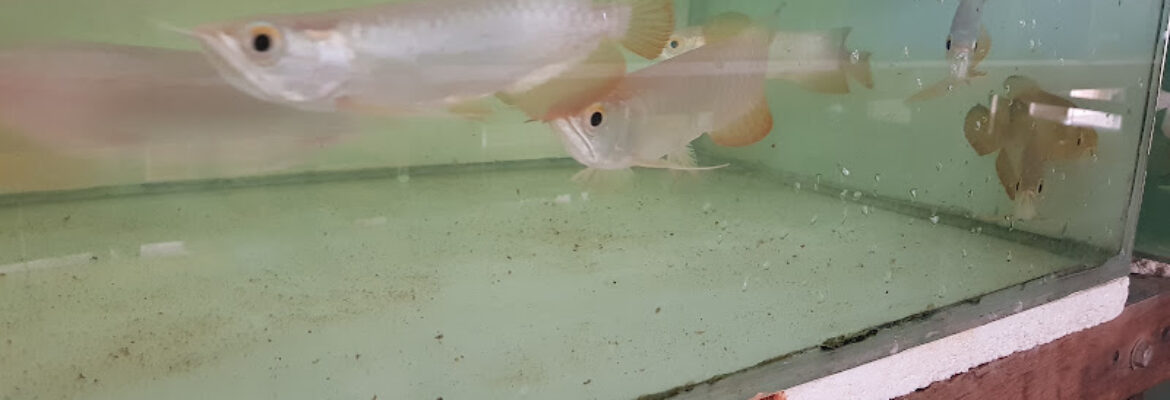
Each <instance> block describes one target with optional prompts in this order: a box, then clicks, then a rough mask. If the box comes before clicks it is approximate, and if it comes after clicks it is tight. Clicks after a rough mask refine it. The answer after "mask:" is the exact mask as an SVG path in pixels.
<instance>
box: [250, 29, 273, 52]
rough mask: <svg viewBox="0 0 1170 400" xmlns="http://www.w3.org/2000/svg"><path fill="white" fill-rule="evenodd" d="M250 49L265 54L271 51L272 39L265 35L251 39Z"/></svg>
mask: <svg viewBox="0 0 1170 400" xmlns="http://www.w3.org/2000/svg"><path fill="white" fill-rule="evenodd" d="M252 48H253V49H255V50H256V51H258V52H261V53H263V52H266V51H268V50H270V49H272V38H271V37H269V36H268V34H267V33H261V34H258V35H256V37H254V38H252Z"/></svg>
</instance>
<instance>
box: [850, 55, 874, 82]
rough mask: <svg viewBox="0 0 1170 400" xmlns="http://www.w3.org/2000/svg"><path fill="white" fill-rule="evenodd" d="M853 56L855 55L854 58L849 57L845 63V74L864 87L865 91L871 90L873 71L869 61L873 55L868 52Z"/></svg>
mask: <svg viewBox="0 0 1170 400" xmlns="http://www.w3.org/2000/svg"><path fill="white" fill-rule="evenodd" d="M855 51H856V50H855ZM851 54H852V53H851ZM855 54H857V57H856V58H854V57H852V56H850V59H849V61H848V62H846V63H845V74H846V75H849V76H850V77H851V78H853V80H856V81H857V82H858V83H860V84H861V85H862V86H865V88H866V89H873V70H872V69H871V68H870V64H869V59H870V57H871V56H873V54H872V53H870V52H868V51H858V52H857V53H855Z"/></svg>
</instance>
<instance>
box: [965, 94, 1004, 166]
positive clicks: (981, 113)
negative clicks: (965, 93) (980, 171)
mask: <svg viewBox="0 0 1170 400" xmlns="http://www.w3.org/2000/svg"><path fill="white" fill-rule="evenodd" d="M995 128H997V127H996V126H995V123H994V122H993V120H992V119H991V110H989V109H988V108H987V107H985V106H984V105H982V104H976V105H975V106H974V107H971V110H970V111H967V119H966V121H964V122H963V136H965V137H966V138H967V143H970V144H971V148H972V149H974V150H975V154H978V155H981V156H983V155H988V154H991V153H994V152H996V151H998V150H999V149H1000V148H1001V147H1002V146H1003V144H1002V143H1000V140H999V139H1000V138H999V136H998V135H997V134H998V132H996V129H995ZM1001 128H1002V127H1001Z"/></svg>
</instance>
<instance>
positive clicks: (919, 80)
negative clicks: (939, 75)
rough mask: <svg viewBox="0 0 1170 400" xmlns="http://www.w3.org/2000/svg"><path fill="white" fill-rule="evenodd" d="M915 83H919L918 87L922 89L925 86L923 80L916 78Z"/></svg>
mask: <svg viewBox="0 0 1170 400" xmlns="http://www.w3.org/2000/svg"><path fill="white" fill-rule="evenodd" d="M914 82H917V83H918V87H920V88H921V87H922V86H923V85H922V78H914Z"/></svg>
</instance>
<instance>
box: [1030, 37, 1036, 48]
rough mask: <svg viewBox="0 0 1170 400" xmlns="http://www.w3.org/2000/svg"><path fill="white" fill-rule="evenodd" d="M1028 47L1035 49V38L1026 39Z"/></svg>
mask: <svg viewBox="0 0 1170 400" xmlns="http://www.w3.org/2000/svg"><path fill="white" fill-rule="evenodd" d="M1028 48H1029V49H1032V50H1036V39H1029V40H1028Z"/></svg>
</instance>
